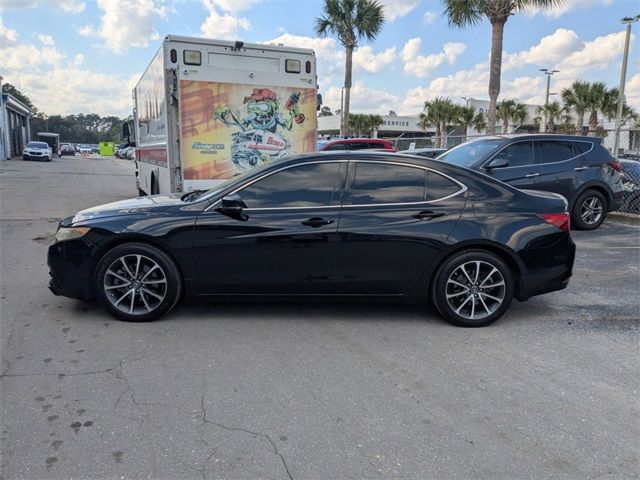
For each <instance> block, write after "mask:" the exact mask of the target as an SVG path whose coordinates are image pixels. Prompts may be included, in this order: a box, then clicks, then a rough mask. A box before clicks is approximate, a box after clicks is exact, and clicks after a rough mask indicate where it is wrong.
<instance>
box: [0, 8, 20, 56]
mask: <svg viewBox="0 0 640 480" xmlns="http://www.w3.org/2000/svg"><path fill="white" fill-rule="evenodd" d="M17 42H18V32H16V31H15V30H14V29H12V28H9V27H5V26H4V23H3V22H2V17H0V49H2V48H9V47H11V46H12V45H15V44H16V43H17ZM3 63H4V62H3Z"/></svg>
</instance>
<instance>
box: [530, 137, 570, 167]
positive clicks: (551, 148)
mask: <svg viewBox="0 0 640 480" xmlns="http://www.w3.org/2000/svg"><path fill="white" fill-rule="evenodd" d="M537 143H538V159H537V161H536V163H555V162H562V161H564V160H568V159H570V158H573V157H575V156H576V153H575V152H574V151H573V144H572V143H571V142H566V141H561V140H540V141H539V142H537Z"/></svg>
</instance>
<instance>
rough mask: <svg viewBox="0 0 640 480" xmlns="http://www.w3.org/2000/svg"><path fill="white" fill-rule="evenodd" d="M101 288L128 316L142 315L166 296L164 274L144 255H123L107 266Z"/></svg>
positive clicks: (113, 303)
mask: <svg viewBox="0 0 640 480" xmlns="http://www.w3.org/2000/svg"><path fill="white" fill-rule="evenodd" d="M103 288H104V293H105V296H106V298H107V300H108V301H109V302H110V303H111V304H112V305H113V306H114V307H115V308H117V309H118V310H120V311H121V312H124V313H127V314H129V315H143V314H147V313H149V312H152V311H154V310H155V309H156V308H158V307H159V306H160V305H161V304H162V302H163V300H164V299H165V297H166V295H167V276H166V274H165V272H164V270H163V269H162V267H160V265H158V263H157V262H155V261H154V260H152V259H151V258H149V257H147V256H145V255H139V254H131V255H123V256H121V257H119V258H117V259H116V260H115V261H113V262H112V263H111V265H109V268H108V269H107V271H106V272H105V274H104V281H103Z"/></svg>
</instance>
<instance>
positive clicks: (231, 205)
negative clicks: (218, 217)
mask: <svg viewBox="0 0 640 480" xmlns="http://www.w3.org/2000/svg"><path fill="white" fill-rule="evenodd" d="M243 208H246V205H245V204H244V202H243V201H242V197H241V196H240V195H238V194H237V193H235V194H233V195H227V196H225V197H222V202H221V205H220V206H219V207H218V209H217V210H218V211H219V212H220V213H222V214H223V215H227V216H229V217H231V218H236V219H238V220H246V219H247V216H246V215H243V214H242V209H243Z"/></svg>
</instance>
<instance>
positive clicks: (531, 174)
mask: <svg viewBox="0 0 640 480" xmlns="http://www.w3.org/2000/svg"><path fill="white" fill-rule="evenodd" d="M539 175H540V174H539V173H529V174H527V175H525V177H527V178H533V177H538V176H539Z"/></svg>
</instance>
